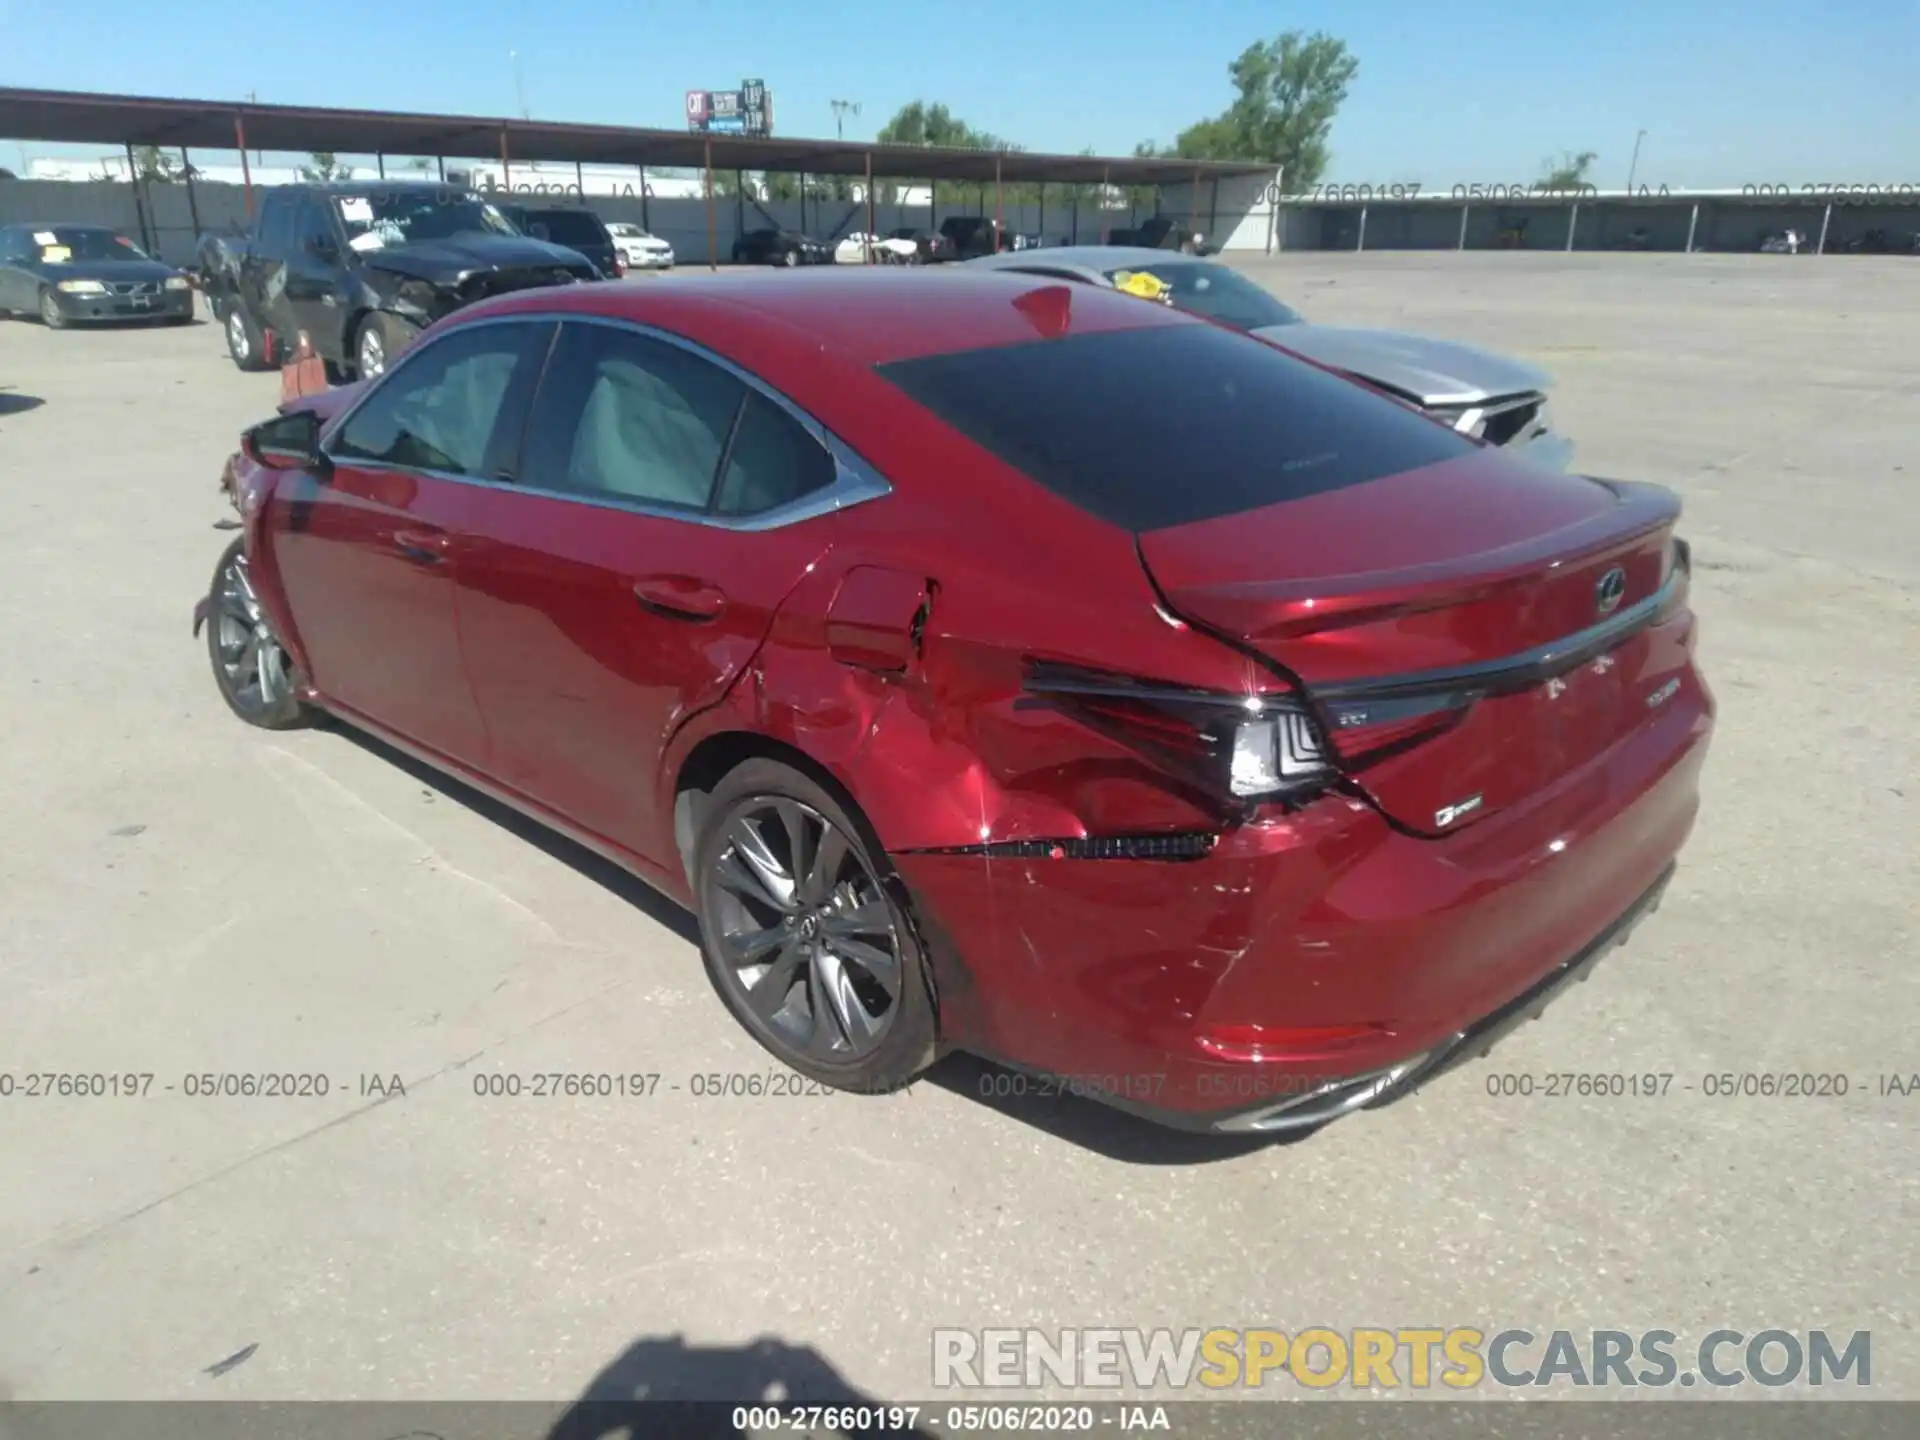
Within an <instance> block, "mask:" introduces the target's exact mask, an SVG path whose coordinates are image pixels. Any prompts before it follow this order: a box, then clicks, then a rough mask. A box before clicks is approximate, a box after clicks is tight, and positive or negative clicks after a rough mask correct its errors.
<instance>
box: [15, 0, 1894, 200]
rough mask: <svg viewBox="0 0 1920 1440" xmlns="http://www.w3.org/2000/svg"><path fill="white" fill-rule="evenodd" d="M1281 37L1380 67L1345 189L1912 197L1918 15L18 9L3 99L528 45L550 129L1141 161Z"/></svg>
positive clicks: (1358, 118)
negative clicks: (951, 114) (930, 108)
mask: <svg viewBox="0 0 1920 1440" xmlns="http://www.w3.org/2000/svg"><path fill="white" fill-rule="evenodd" d="M1288 28H1299V29H1305V30H1314V29H1324V30H1327V31H1329V32H1331V33H1333V34H1335V35H1338V36H1340V37H1341V38H1342V39H1344V40H1345V41H1346V42H1347V44H1348V46H1349V47H1350V48H1351V49H1352V51H1353V52H1354V54H1355V55H1356V56H1357V57H1358V58H1359V61H1360V72H1359V77H1358V79H1357V81H1356V83H1355V84H1354V86H1353V89H1352V92H1351V94H1350V95H1349V98H1348V100H1347V104H1346V106H1345V108H1344V109H1343V110H1342V111H1341V114H1340V117H1339V119H1338V120H1337V121H1336V122H1335V125H1334V129H1333V137H1332V144H1333V155H1334V159H1333V164H1332V167H1331V168H1330V170H1329V172H1328V175H1327V177H1326V178H1327V179H1329V180H1336V181H1349V182H1354V183H1361V182H1381V181H1396V180H1411V179H1418V180H1420V181H1422V182H1423V183H1424V184H1425V185H1427V186H1429V187H1442V188H1444V187H1447V186H1450V185H1452V184H1455V183H1472V182H1476V181H1480V182H1487V183H1495V182H1506V183H1513V182H1517V181H1526V180H1532V179H1535V178H1537V177H1538V174H1539V171H1540V168H1541V160H1542V158H1543V157H1545V156H1547V155H1550V154H1557V153H1559V152H1560V151H1563V150H1594V151H1597V152H1599V157H1600V158H1599V161H1598V163H1597V166H1596V170H1595V174H1594V178H1595V179H1596V180H1597V181H1598V182H1600V183H1601V184H1602V185H1608V186H1612V185H1619V184H1621V183H1622V182H1624V180H1625V179H1626V172H1627V165H1628V160H1629V156H1630V154H1631V152H1632V149H1633V143H1634V135H1635V132H1636V131H1638V130H1642V129H1644V130H1646V131H1647V132H1648V133H1647V137H1646V140H1645V141H1644V142H1643V145H1642V150H1641V156H1640V167H1639V175H1638V180H1639V181H1642V182H1646V183H1652V184H1661V183H1664V184H1669V185H1673V186H1676V187H1677V186H1680V185H1709V184H1711V185H1733V186H1737V185H1742V184H1751V183H1760V182H1772V183H1781V184H1790V185H1793V186H1794V187H1795V188H1796V189H1797V188H1798V187H1799V186H1800V185H1802V184H1807V183H1814V184H1818V183H1821V182H1830V181H1860V182H1877V183H1883V184H1886V183H1892V184H1900V183H1920V98H1916V97H1920V85H1916V83H1915V79H1914V76H1915V74H1916V65H1917V63H1920V0H1823V3H1805V0H1796V3H1791V4H1790V3H1786V0H1749V3H1745V4H1733V3H1709V0H1609V3H1605V4H1601V3H1580V0H1552V3H1546V4H1527V3H1515V0H1500V3H1494V0H1345V3H1338V4H1336V3H1331V0H1314V3H1302V4H1292V5H1288V4H1271V3H1254V0H1206V3H1203V4H1189V5H1186V6H1182V5H1179V4H1176V3H1172V0H967V3H965V4H960V3H955V0H863V3H860V4H858V5H849V4H844V3H843V4H840V5H832V4H825V3H821V0H807V3H793V0H704V3H698V4H675V5H662V4H658V3H652V0H642V3H639V4H631V3H629V4H621V3H617V0H570V3H567V4H552V3H549V4H534V3H531V0H472V3H466V4H461V5H453V4H449V3H446V0H435V3H430V4H412V5H399V4H386V3H380V4H376V3H374V0H330V3H327V4H325V5H322V6H318V7H314V6H306V5H301V6H296V7H293V8H286V7H282V6H280V5H274V4H269V5H264V6H262V5H254V4H248V5H241V4H238V3H235V0H212V3H204V4H198V5H192V6H188V7H184V8H183V7H179V6H168V7H161V8H159V9H155V8H154V7H153V6H152V5H151V4H149V3H136V0H89V3H87V4H85V5H79V6H76V5H72V4H67V3H59V0H0V85H18V86H35V87H41V88H48V89H73V90H104V91H125V92H133V93H140V94H150V95H190V96H195V97H205V98H213V99H231V98H237V97H242V96H244V95H245V94H246V93H247V92H248V91H255V92H257V93H258V96H259V98H260V99H261V100H262V101H282V102H289V103H298V104H311V105H343V106H351V107H364V108H369V109H380V108H394V109H408V110H421V111H433V110H446V111H460V112H466V113H477V114H489V115H491V114H511V113H513V112H514V111H515V109H516V108H517V101H516V99H515V85H514V67H513V64H512V62H511V61H510V60H509V59H508V53H509V51H511V50H518V51H519V53H520V57H521V59H520V69H521V73H522V75H523V77H524V84H525V95H526V103H527V107H528V108H529V109H530V110H531V111H532V113H533V115H534V116H535V117H536V118H540V119H553V120H579V121H595V122H601V123H609V124H637V125H665V126H678V125H680V124H681V123H683V120H682V105H683V99H682V97H683V93H684V92H685V91H686V90H687V89H690V88H698V89H729V88H732V87H734V86H736V85H737V84H738V83H739V81H740V79H741V78H743V77H745V76H754V77H757V78H762V79H764V80H765V81H766V82H767V86H768V88H769V90H771V91H772V93H773V95H774V97H775V124H776V128H777V129H778V130H779V131H780V132H782V133H785V134H805V135H820V136H830V135H832V134H833V133H834V116H833V111H832V108H831V105H830V102H831V101H832V100H834V99H846V100H855V101H858V102H860V104H861V105H862V113H861V114H860V115H859V116H857V117H855V116H849V117H848V118H847V135H848V138H850V139H851V138H856V137H863V136H868V135H871V134H872V133H873V131H874V130H875V129H876V128H877V127H878V126H879V125H881V124H882V123H884V122H885V120H886V118H887V117H888V116H889V115H891V114H892V113H893V111H894V110H895V109H896V108H897V107H899V106H900V105H902V104H904V103H906V102H907V101H910V100H914V99H918V98H925V99H927V100H938V101H944V102H945V103H946V104H947V105H948V106H950V107H951V108H952V109H953V110H954V111H955V112H956V113H957V114H959V115H961V116H962V117H963V118H964V119H966V120H967V121H969V122H970V123H972V124H974V125H977V126H979V127H982V128H984V129H987V130H991V131H994V132H996V133H998V134H1001V135H1004V136H1006V137H1008V138H1009V139H1012V140H1014V141H1016V142H1018V143H1020V144H1023V145H1025V146H1026V147H1027V148H1029V149H1034V150H1058V151H1077V150H1079V149H1081V148H1082V147H1084V146H1088V145H1091V146H1094V147H1095V148H1096V149H1098V150H1099V151H1100V152H1102V153H1115V154H1124V153H1127V152H1129V151H1131V149H1132V148H1133V145H1134V143H1135V142H1136V141H1139V140H1143V139H1155V140H1163V141H1164V140H1170V139H1172V138H1173V136H1174V135H1175V134H1176V133H1177V132H1178V131H1179V130H1180V128H1181V127H1182V126H1184V125H1186V124H1189V123H1191V122H1192V121H1194V120H1197V119H1199V118H1201V117H1202V116H1205V115H1209V114H1212V113H1215V112H1217V111H1218V110H1220V109H1221V108H1223V107H1224V106H1225V104H1226V103H1227V101H1228V100H1229V99H1230V98H1231V88H1230V86H1229V84H1228V81H1227V73H1226V67H1227V64H1228V62H1229V61H1230V60H1231V59H1232V58H1233V57H1234V56H1235V55H1236V54H1238V53H1239V52H1240V50H1241V49H1243V48H1244V47H1245V46H1246V45H1247V44H1248V43H1249V42H1251V41H1253V40H1256V39H1264V38H1270V37H1271V36H1273V35H1275V34H1277V33H1278V32H1279V31H1281V30H1284V29H1288ZM6 138H7V137H0V141H4V140H5V139H6ZM28 148H29V152H30V153H35V154H39V153H74V152H73V151H71V150H66V149H64V147H51V146H41V145H31V146H29V147H28ZM97 148H98V147H86V149H85V153H91V150H93V149H97ZM19 159H20V150H19V148H18V147H17V146H15V145H12V144H9V143H0V164H6V165H12V164H14V163H15V162H17V161H18V160H19Z"/></svg>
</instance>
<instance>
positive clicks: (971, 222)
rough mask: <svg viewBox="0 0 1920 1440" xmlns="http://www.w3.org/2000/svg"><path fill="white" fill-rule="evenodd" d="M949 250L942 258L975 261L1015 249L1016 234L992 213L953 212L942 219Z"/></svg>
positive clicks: (942, 233) (941, 224)
mask: <svg viewBox="0 0 1920 1440" xmlns="http://www.w3.org/2000/svg"><path fill="white" fill-rule="evenodd" d="M940 233H941V235H943V236H944V237H945V238H946V241H947V245H948V247H949V249H948V253H947V254H944V255H942V256H940V259H942V260H972V259H975V258H977V257H979V256H981V255H994V254H997V253H999V252H1000V251H1002V250H1011V249H1013V235H1012V234H1011V232H1009V231H1008V229H1007V227H1006V226H1005V225H1004V224H1002V223H1001V222H1000V221H998V220H996V219H994V218H993V217H992V216H991V215H949V216H948V217H947V218H946V219H944V220H942V221H941V222H940Z"/></svg>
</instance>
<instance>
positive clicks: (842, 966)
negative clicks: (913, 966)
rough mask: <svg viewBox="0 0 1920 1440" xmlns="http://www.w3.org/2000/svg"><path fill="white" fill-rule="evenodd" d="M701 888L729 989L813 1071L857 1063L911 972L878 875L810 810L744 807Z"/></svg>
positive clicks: (759, 800)
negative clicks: (817, 1067)
mask: <svg viewBox="0 0 1920 1440" xmlns="http://www.w3.org/2000/svg"><path fill="white" fill-rule="evenodd" d="M706 880H707V883H706V885H705V886H703V889H704V890H705V891H706V895H705V897H704V898H705V900H706V905H705V909H706V912H707V915H706V918H707V920H708V926H707V929H708V933H709V935H710V936H711V938H712V943H713V945H714V946H715V948H716V949H717V951H718V955H719V958H720V961H721V965H720V969H721V973H722V976H723V983H725V984H726V985H727V986H728V987H729V988H731V989H732V990H733V992H734V994H735V996H736V998H737V999H739V1000H740V1001H741V1002H742V1005H743V1007H744V1009H745V1011H746V1012H747V1014H749V1015H751V1016H752V1017H753V1019H754V1021H755V1022H756V1023H757V1025H758V1027H759V1028H761V1029H762V1030H763V1031H764V1032H766V1034H767V1035H768V1036H769V1037H770V1038H771V1039H773V1040H775V1041H777V1042H778V1043H779V1045H780V1046H781V1047H783V1048H786V1049H789V1050H791V1051H793V1052H796V1053H797V1054H799V1055H802V1056H804V1057H806V1058H808V1059H810V1060H814V1061H816V1062H826V1063H828V1064H833V1065H843V1064H850V1063H857V1062H859V1061H861V1060H864V1059H866V1058H867V1057H868V1056H870V1055H871V1054H873V1052H874V1051H875V1050H877V1049H878V1048H879V1046H880V1044H881V1042H882V1040H883V1039H884V1038H885V1037H886V1035H887V1034H888V1032H889V1030H890V1029H891V1028H892V1026H893V1023H894V1021H895V1019H896V1018H897V1016H898V1014H899V1010H900V1002H901V985H902V982H903V978H904V972H905V966H904V963H903V960H902V951H901V946H900V940H899V937H898V935H897V934H896V933H895V930H894V918H893V911H892V908H891V907H890V905H889V904H888V902H887V898H886V896H885V894H884V893H883V892H882V890H881V888H880V881H879V879H878V877H877V876H876V875H875V874H874V872H873V870H872V868H871V866H869V865H868V863H867V862H866V860H865V859H864V858H863V857H862V856H861V854H860V852H859V850H858V849H857V848H856V847H855V846H854V845H853V843H852V842H851V841H850V840H849V839H848V837H847V836H846V835H845V834H844V833H843V832H842V831H841V830H840V829H839V828H838V827H837V826H836V825H835V824H834V823H833V822H832V821H830V820H828V819H827V818H826V817H825V816H824V815H822V814H821V813H820V812H819V811H817V810H815V809H814V808H813V807H812V806H810V805H806V804H804V803H802V802H801V801H798V800H794V799H791V798H788V797H786V796H781V795H763V796H753V797H749V798H747V799H744V800H742V801H741V802H740V803H739V805H738V806H737V807H736V808H735V809H734V812H733V814H732V816H731V817H730V818H729V819H728V821H727V824H726V830H725V832H724V840H723V843H722V844H721V845H720V847H719V849H718V852H717V854H716V856H715V858H714V860H713V862H712V865H711V869H710V872H709V874H708V876H707V877H706Z"/></svg>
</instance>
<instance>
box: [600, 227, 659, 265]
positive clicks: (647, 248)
mask: <svg viewBox="0 0 1920 1440" xmlns="http://www.w3.org/2000/svg"><path fill="white" fill-rule="evenodd" d="M607 233H608V234H609V235H611V236H613V244H614V248H615V249H617V250H618V251H619V252H620V261H621V263H622V264H624V265H625V266H626V267H627V269H629V270H671V269H672V268H673V246H671V245H669V244H668V243H667V242H666V241H664V240H662V239H661V238H660V237H659V236H658V235H654V234H650V233H649V232H647V231H645V230H643V229H641V228H640V227H639V226H638V225H630V224H627V223H626V222H625V221H622V222H621V223H619V224H617V225H608V226H607Z"/></svg>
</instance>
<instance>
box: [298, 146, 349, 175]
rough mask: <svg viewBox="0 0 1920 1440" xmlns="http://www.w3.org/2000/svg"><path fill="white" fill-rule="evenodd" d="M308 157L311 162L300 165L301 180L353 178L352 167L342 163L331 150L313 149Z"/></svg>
mask: <svg viewBox="0 0 1920 1440" xmlns="http://www.w3.org/2000/svg"><path fill="white" fill-rule="evenodd" d="M309 158H310V159H311V160H312V161H313V163H312V164H311V165H302V166H301V167H300V178H301V179H303V180H351V179H352V178H353V167H352V166H351V165H342V164H341V163H340V161H339V159H338V158H337V157H336V156H335V155H334V153H333V152H332V151H331V150H315V151H313V152H312V154H311V155H310V156H309Z"/></svg>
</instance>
